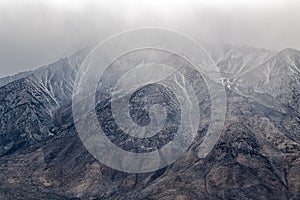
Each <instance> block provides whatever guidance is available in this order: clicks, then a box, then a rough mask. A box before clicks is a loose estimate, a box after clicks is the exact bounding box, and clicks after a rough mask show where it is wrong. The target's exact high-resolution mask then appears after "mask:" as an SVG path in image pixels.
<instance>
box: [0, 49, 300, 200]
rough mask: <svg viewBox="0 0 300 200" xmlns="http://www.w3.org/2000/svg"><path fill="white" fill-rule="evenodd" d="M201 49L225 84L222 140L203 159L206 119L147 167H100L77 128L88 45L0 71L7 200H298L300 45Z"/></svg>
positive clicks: (1, 161)
mask: <svg viewBox="0 0 300 200" xmlns="http://www.w3.org/2000/svg"><path fill="white" fill-rule="evenodd" d="M203 46H204V47H205V49H206V50H207V52H208V54H209V55H210V56H211V58H212V59H213V60H214V62H215V63H216V66H217V67H218V68H219V70H220V73H221V77H222V80H220V84H223V85H224V87H225V90H226V96H227V113H226V121H225V124H224V129H223V132H222V134H221V137H220V138H219V140H218V142H217V144H216V145H215V147H214V148H213V150H212V151H211V152H210V153H209V154H208V155H207V156H206V157H205V158H201V159H200V158H198V156H197V152H198V151H199V144H200V143H201V142H202V140H201V136H202V135H203V134H205V133H206V132H207V119H205V118H204V119H201V123H200V124H201V125H200V126H199V130H198V135H199V137H196V139H195V141H194V142H193V143H192V145H191V146H190V148H189V149H188V151H187V152H185V153H184V155H182V156H181V157H180V158H179V159H178V160H177V161H176V162H174V163H173V164H171V165H169V166H166V167H164V168H162V169H159V170H157V171H155V172H149V173H142V174H132V173H125V172H120V171H117V170H115V169H112V168H110V167H107V166H105V165H103V164H102V163H101V162H99V161H98V160H96V159H95V158H94V157H93V156H92V155H91V154H90V153H89V152H88V151H87V150H86V149H85V147H84V146H83V144H82V142H81V140H80V138H79V136H78V134H77V132H76V129H75V126H74V121H73V117H72V92H73V86H74V82H75V78H76V74H77V72H78V70H79V67H80V65H81V64H82V62H83V60H84V58H85V57H86V56H87V55H88V53H89V52H90V50H91V48H86V49H82V50H79V51H78V52H76V53H75V54H73V55H72V56H70V57H65V58H62V59H59V60H58V61H56V62H55V63H52V64H50V65H46V66H43V67H41V68H38V69H36V70H32V71H28V72H22V73H19V74H16V75H14V76H9V77H5V78H1V79H0V115H1V118H0V171H1V173H0V182H1V184H0V199H178V200H180V199H300V174H299V171H300V51H298V50H296V49H284V50H281V51H279V52H277V51H273V50H266V49H257V48H254V47H249V46H241V47H237V46H233V45H227V44H212V43H205V44H203ZM198 78H199V77H198ZM190 79H193V77H192V76H190ZM200 79H201V78H199V80H200ZM198 89H199V91H200V90H202V89H203V90H202V93H201V94H203V95H204V96H207V95H208V94H206V93H205V92H203V91H206V90H205V86H204V85H201V84H200V86H199V88H198ZM204 99H205V98H204ZM137 106H139V105H137ZM199 106H200V107H201V110H202V111H203V112H205V115H206V116H209V111H207V108H209V107H210V103H209V101H207V99H205V100H203V101H202V102H201V103H200V104H199ZM103 109H105V108H102V107H101V105H100V107H99V110H98V112H102V111H103ZM103 112H104V111H103Z"/></svg>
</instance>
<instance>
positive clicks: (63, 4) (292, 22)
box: [0, 0, 300, 77]
mask: <svg viewBox="0 0 300 200" xmlns="http://www.w3.org/2000/svg"><path fill="white" fill-rule="evenodd" d="M299 10H300V1H297V0H206V1H204V0H109V1H99V0H90V1H88V0H86V1H84V0H81V1H80V0H70V1H68V0H43V1H39V0H29V1H24V0H22V1H21V0H17V1H14V0H0V77H3V76H6V75H11V74H14V73H17V72H20V71H24V70H29V69H34V68H36V67H39V66H41V65H44V64H47V63H51V62H53V61H55V60H57V59H59V58H61V57H63V56H66V55H69V54H71V53H72V52H74V51H76V50H78V49H80V48H83V47H85V46H87V45H91V44H95V43H96V42H100V41H101V40H103V39H105V38H106V37H108V36H110V35H111V34H115V33H118V32H120V31H122V30H126V29H130V28H136V27H143V26H156V27H157V26H159V27H165V28H171V29H176V30H178V31H181V32H184V33H186V34H188V35H190V36H192V37H194V38H196V39H198V40H204V41H208V42H221V43H229V44H235V45H250V46H254V47H258V48H268V49H275V50H280V49H283V48H286V47H292V48H297V49H300V22H299V21H300V12H299Z"/></svg>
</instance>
